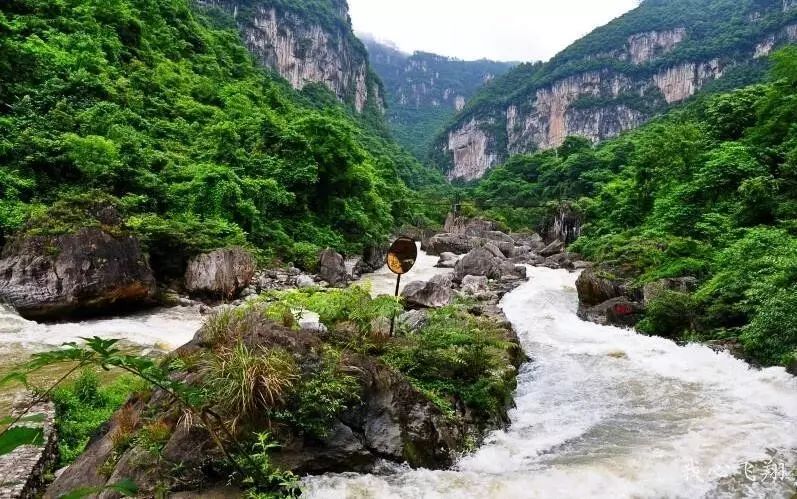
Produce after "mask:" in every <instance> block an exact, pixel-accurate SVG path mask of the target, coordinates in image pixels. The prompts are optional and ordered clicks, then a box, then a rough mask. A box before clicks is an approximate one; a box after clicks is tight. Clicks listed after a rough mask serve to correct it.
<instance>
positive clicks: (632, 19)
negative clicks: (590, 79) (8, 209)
mask: <svg viewBox="0 0 797 499" xmlns="http://www.w3.org/2000/svg"><path fill="white" fill-rule="evenodd" d="M753 19H754V21H753ZM795 19H797V10H794V9H791V10H789V9H784V4H783V2H781V1H780V0H711V1H707V0H644V1H642V2H640V4H639V6H638V7H637V8H636V9H633V10H631V11H630V12H628V13H626V14H625V15H623V16H621V17H619V18H617V19H615V20H613V21H612V22H610V23H608V24H606V25H604V26H602V27H600V28H598V29H596V30H594V31H593V32H592V33H590V34H588V35H587V36H585V37H583V38H581V39H579V40H577V41H576V42H575V43H573V44H572V45H570V46H569V47H568V48H566V49H565V50H563V51H562V52H560V53H559V54H557V55H556V56H555V57H553V58H552V59H551V60H549V61H547V62H545V63H534V64H531V63H527V64H521V65H519V66H517V67H516V68H514V69H512V70H511V71H509V72H508V73H506V74H505V75H504V76H502V77H499V78H496V79H495V80H494V81H492V82H490V83H489V84H487V85H485V86H484V87H482V88H481V89H480V90H479V91H478V92H477V93H476V94H475V95H474V97H473V98H472V99H471V100H470V101H468V104H467V106H466V107H465V109H464V110H463V111H462V112H461V113H459V114H458V115H457V116H456V117H455V118H453V119H452V120H451V122H450V123H449V125H448V126H447V127H446V129H445V132H444V133H443V134H441V135H440V136H439V137H438V138H437V140H436V141H435V144H437V145H440V144H442V143H444V142H445V141H446V140H447V132H448V130H450V129H452V128H453V127H455V126H457V125H461V124H463V123H465V122H467V121H469V120H470V119H471V118H472V117H477V118H478V120H479V122H481V123H487V122H488V121H493V122H494V126H495V129H494V130H493V129H491V130H490V132H492V133H491V135H492V136H493V137H494V139H495V142H496V144H495V145H494V148H495V150H498V151H505V150H506V146H507V139H506V133H505V132H504V131H502V130H503V129H505V128H506V124H507V122H506V109H507V106H508V105H510V104H514V105H517V106H519V108H520V109H524V108H526V107H528V106H529V105H530V103H533V102H534V99H535V93H536V92H537V91H538V90H539V89H542V88H545V87H546V86H549V85H551V84H552V83H554V82H556V81H559V80H561V79H563V78H567V77H569V76H573V75H577V74H582V73H586V72H590V71H606V72H608V73H609V74H617V75H619V77H621V78H630V79H631V80H632V81H639V80H649V79H650V78H652V77H653V76H654V75H655V74H657V73H658V72H660V71H661V70H663V69H666V68H671V67H674V66H676V65H678V64H683V63H696V62H705V61H711V60H717V61H720V62H721V63H723V64H726V63H731V62H732V64H729V68H730V69H729V71H728V72H727V74H726V75H725V76H727V78H726V77H723V78H722V79H720V80H718V81H717V82H714V83H713V84H712V83H710V84H709V85H707V86H706V88H705V89H704V90H706V91H720V90H729V89H732V88H740V87H742V86H745V85H749V84H751V83H755V82H757V81H759V80H760V79H761V77H762V76H763V75H764V74H765V68H766V63H765V61H766V59H765V58H764V59H758V60H755V59H753V58H752V57H751V56H752V54H754V53H755V51H756V45H757V44H759V43H760V42H762V41H763V40H765V39H767V37H768V36H773V37H774V38H773V40H774V41H776V42H778V43H780V42H781V41H783V40H782V39H783V38H785V35H784V29H786V27H787V26H789V25H791V24H793V23H794V22H795ZM671 29H684V30H685V34H686V36H685V37H684V39H683V40H682V41H681V42H680V43H678V44H677V45H676V46H675V47H673V49H672V50H671V51H669V52H666V53H661V54H657V57H655V58H654V59H653V60H652V61H650V62H648V63H644V64H633V63H632V62H631V61H630V60H629V59H628V57H627V52H628V48H629V39H630V37H632V36H633V35H639V34H642V33H648V32H651V31H655V32H658V33H661V32H663V31H666V30H671ZM622 55H625V57H622ZM657 94H658V92H655V91H654V92H647V93H646V95H645V97H644V98H640V96H639V95H638V93H637V92H628V93H623V94H620V95H619V96H613V97H612V99H611V101H612V102H613V103H616V104H623V105H625V106H627V107H629V108H631V109H635V110H637V111H640V112H642V113H643V114H644V115H646V116H651V115H654V114H656V113H657V112H659V111H663V110H665V109H666V106H667V103H666V102H665V101H664V99H663V98H662V96H661V95H660V94H658V95H657ZM606 103H607V100H606V99H602V98H597V99H595V98H583V99H581V100H579V101H577V102H575V103H573V107H575V108H600V107H602V106H604V105H605V104H606ZM483 126H487V125H483ZM439 149H440V148H439V147H436V148H434V149H433V150H432V151H431V152H432V153H433V158H434V161H435V162H436V163H437V165H438V166H440V167H442V168H447V167H448V166H449V164H450V158H448V157H446V156H445V155H443V154H441V153H440V151H439Z"/></svg>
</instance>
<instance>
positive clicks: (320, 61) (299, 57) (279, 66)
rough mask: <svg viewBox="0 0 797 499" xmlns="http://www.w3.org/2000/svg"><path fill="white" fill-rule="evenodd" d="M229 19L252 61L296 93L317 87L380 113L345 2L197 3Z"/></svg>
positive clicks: (375, 83) (377, 89)
mask: <svg viewBox="0 0 797 499" xmlns="http://www.w3.org/2000/svg"><path fill="white" fill-rule="evenodd" d="M197 3H199V4H201V5H204V6H215V7H219V8H221V9H223V10H225V11H227V12H228V13H229V14H231V15H232V16H233V18H234V19H235V21H236V23H237V25H238V28H239V30H240V32H241V35H242V37H243V40H244V42H245V43H246V46H247V48H248V49H249V51H250V52H251V53H252V54H254V55H255V57H256V58H257V60H258V61H259V62H260V63H261V64H263V65H265V66H267V67H270V68H272V69H274V70H275V71H276V72H277V73H279V74H280V76H282V77H283V78H285V79H286V80H288V81H289V82H290V84H291V85H292V86H293V88H295V89H297V90H301V89H302V88H304V87H305V86H306V85H308V84H312V83H320V84H323V85H325V86H326V87H327V88H329V90H331V91H332V92H333V93H334V94H335V95H336V96H337V97H338V98H339V99H340V100H341V101H342V102H345V103H347V104H349V105H351V106H352V107H353V108H354V109H355V110H356V111H357V112H359V113H361V112H363V111H365V110H366V108H367V107H369V106H371V107H372V108H373V109H376V110H378V111H379V112H382V111H383V109H384V102H383V97H382V95H381V94H382V91H381V82H379V80H378V78H376V77H375V76H374V73H373V72H372V71H371V69H370V67H369V65H368V52H367V51H366V49H365V47H364V46H363V44H362V42H361V41H360V40H359V39H358V38H357V37H356V36H355V35H354V33H353V32H352V27H351V19H350V18H349V7H348V4H347V2H346V0H197Z"/></svg>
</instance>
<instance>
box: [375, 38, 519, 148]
mask: <svg viewBox="0 0 797 499" xmlns="http://www.w3.org/2000/svg"><path fill="white" fill-rule="evenodd" d="M365 44H366V47H367V48H368V53H369V55H370V61H371V66H372V67H373V68H374V71H376V73H377V74H378V75H379V77H380V78H381V79H382V81H383V82H384V85H385V88H386V89H387V94H386V97H387V107H388V111H387V114H388V122H389V124H390V129H391V131H392V133H393V136H394V137H395V138H396V141H397V142H398V143H399V144H401V145H402V146H403V147H404V148H405V149H406V150H407V151H410V152H411V153H412V154H414V155H415V157H416V158H418V159H420V160H422V161H423V160H425V159H426V156H427V153H428V151H429V149H430V148H431V146H432V141H433V139H434V136H435V134H436V133H438V132H439V131H440V130H441V129H442V128H443V126H444V125H445V124H446V123H447V122H448V121H449V120H450V119H451V118H452V117H453V116H454V115H455V114H456V108H455V107H454V105H455V101H456V98H457V97H458V96H460V97H463V98H464V99H465V100H466V101H467V100H468V99H470V98H471V96H473V94H474V93H476V91H477V90H478V89H479V88H480V87H481V86H482V85H484V83H485V81H486V80H487V78H488V77H491V78H492V77H498V76H501V75H503V74H505V73H506V72H507V71H509V70H510V69H511V68H512V67H513V66H514V63H511V62H496V61H490V60H486V59H484V60H478V61H462V60H459V59H454V58H451V57H443V56H440V55H436V54H430V53H426V52H415V53H414V54H405V53H403V52H401V51H399V50H397V49H395V48H393V47H390V46H387V45H383V44H381V43H379V42H377V41H376V40H372V39H365Z"/></svg>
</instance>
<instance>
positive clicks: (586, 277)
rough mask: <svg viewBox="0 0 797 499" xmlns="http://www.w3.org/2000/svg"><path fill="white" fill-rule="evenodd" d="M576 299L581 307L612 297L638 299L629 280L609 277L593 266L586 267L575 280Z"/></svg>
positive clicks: (602, 301)
mask: <svg viewBox="0 0 797 499" xmlns="http://www.w3.org/2000/svg"><path fill="white" fill-rule="evenodd" d="M576 289H577V290H578V301H579V303H580V304H581V306H583V307H594V306H595V305H599V304H601V303H604V302H606V301H608V300H611V299H612V298H619V297H626V298H628V299H630V300H631V301H638V299H639V296H638V294H639V293H638V292H637V291H636V290H635V289H633V288H632V287H631V286H630V283H629V281H627V280H624V279H616V278H611V277H609V276H607V275H604V274H601V273H600V272H599V271H597V270H595V269H594V268H589V269H586V270H585V271H584V272H582V273H581V275H580V276H579V277H578V280H576Z"/></svg>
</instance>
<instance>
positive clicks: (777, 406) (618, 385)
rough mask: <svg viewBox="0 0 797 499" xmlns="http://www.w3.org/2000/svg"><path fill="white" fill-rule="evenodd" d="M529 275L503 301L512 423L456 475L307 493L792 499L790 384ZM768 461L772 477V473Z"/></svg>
mask: <svg viewBox="0 0 797 499" xmlns="http://www.w3.org/2000/svg"><path fill="white" fill-rule="evenodd" d="M529 275H530V281H529V282H528V283H526V284H524V285H523V286H521V287H520V288H518V289H517V290H515V291H514V292H512V293H510V294H509V295H507V296H506V297H505V299H504V300H503V302H502V306H503V309H504V311H505V313H506V315H507V317H508V318H509V320H510V321H511V322H512V323H513V324H514V325H515V327H516V329H517V330H518V333H519V336H520V339H521V342H522V344H523V347H524V349H525V351H526V352H527V353H528V354H529V355H530V356H531V357H532V358H533V359H534V361H533V362H532V363H530V364H529V365H527V366H525V367H524V369H523V370H522V372H521V374H520V377H519V380H518V381H519V386H518V390H517V394H516V398H515V402H516V405H517V407H516V408H515V409H513V410H512V411H511V414H510V416H511V419H512V425H511V427H510V428H509V429H508V430H506V431H498V432H494V433H493V434H492V435H490V436H489V437H488V438H487V440H486V442H485V444H484V445H483V446H482V447H481V448H480V449H479V450H478V451H476V452H475V453H473V454H472V455H469V456H466V457H464V458H462V459H461V460H460V461H459V463H458V464H457V466H456V467H455V469H454V470H451V471H429V470H410V469H406V468H404V469H400V470H394V471H393V472H391V473H384V474H379V475H377V474H370V475H357V474H343V475H327V476H323V477H314V478H307V479H306V480H305V481H304V483H303V484H304V488H305V492H306V494H307V495H308V497H318V498H322V497H323V498H417V497H425V498H457V499H462V498H465V497H478V498H488V497H489V498H492V497H495V498H499V497H500V498H503V497H523V498H535V497H541V498H543V497H544V498H549V497H579V498H583V497H607V498H622V497H628V498H632V497H633V498H638V497H651V498H659V497H668V498H669V497H677V498H680V497H683V498H694V497H761V498H763V497H767V498H771V497H785V498H788V497H791V496H792V494H793V493H794V492H795V489H797V486H796V485H795V479H796V478H797V477H795V476H794V472H795V470H796V469H797V468H795V467H796V466H797V381H796V380H795V378H794V377H792V376H790V375H789V374H787V373H786V372H785V370H784V369H782V368H770V369H763V370H757V369H753V368H751V367H749V366H748V365H747V364H746V363H744V362H742V361H740V360H738V359H735V358H733V357H731V356H730V355H728V354H725V353H715V352H714V351H712V350H711V349H709V348H707V347H705V346H702V345H687V346H679V345H677V344H676V343H674V342H672V341H669V340H667V339H664V338H657V337H647V336H642V335H638V334H635V333H634V332H633V331H630V330H624V329H619V328H614V327H604V326H598V325H595V324H591V323H587V322H583V321H581V320H580V319H579V318H578V317H577V316H576V307H577V298H576V295H575V288H574V283H575V279H576V276H575V275H574V274H569V273H567V272H565V271H554V270H549V269H541V268H530V269H529ZM773 467H774V468H775V469H777V470H784V471H785V473H783V476H781V474H780V472H778V474H777V476H770V475H773V473H767V471H768V470H771V469H772V468H773Z"/></svg>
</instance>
